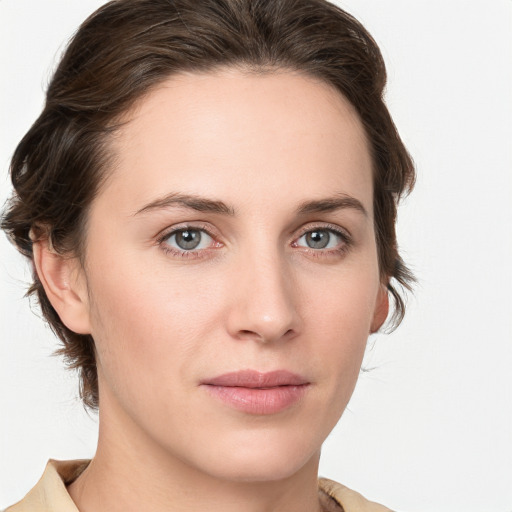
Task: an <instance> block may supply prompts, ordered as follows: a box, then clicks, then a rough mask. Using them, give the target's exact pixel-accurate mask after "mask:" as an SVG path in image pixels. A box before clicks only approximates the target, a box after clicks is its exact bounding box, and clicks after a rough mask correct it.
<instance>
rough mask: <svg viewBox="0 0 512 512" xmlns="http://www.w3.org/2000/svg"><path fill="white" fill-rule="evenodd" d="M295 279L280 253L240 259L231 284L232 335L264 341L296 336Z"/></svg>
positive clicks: (228, 324) (228, 322) (297, 315)
mask: <svg viewBox="0 0 512 512" xmlns="http://www.w3.org/2000/svg"><path fill="white" fill-rule="evenodd" d="M293 281H294V280H293V279H292V275H291V272H290V271H289V269H287V265H286V262H285V261H283V258H281V257H280V256H279V255H277V254H269V255H268V256H267V257H262V256H261V254H260V256H259V257H253V258H250V261H247V260H246V261H243V262H240V264H239V265H238V266H237V269H236V271H235V272H234V275H233V276H232V281H231V285H230V295H231V299H232V300H231V301H230V304H231V306H230V311H229V312H228V315H227V328H228V331H229V333H230V334H231V336H232V337H233V338H235V339H240V340H244V339H246V340H255V341H258V342H261V343H272V342H275V341H280V340H285V339H286V340H288V339H291V338H292V337H294V336H296V335H297V334H298V332H299V329H300V317H299V313H298V310H297V307H296V306H297V300H298V297H297V290H296V289H295V286H294V282H293Z"/></svg>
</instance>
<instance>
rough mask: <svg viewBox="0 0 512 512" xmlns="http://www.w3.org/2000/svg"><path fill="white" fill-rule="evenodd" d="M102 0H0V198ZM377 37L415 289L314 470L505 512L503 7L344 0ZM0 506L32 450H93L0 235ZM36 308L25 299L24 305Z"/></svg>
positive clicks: (404, 507)
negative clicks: (51, 85) (408, 189)
mask: <svg viewBox="0 0 512 512" xmlns="http://www.w3.org/2000/svg"><path fill="white" fill-rule="evenodd" d="M103 3H104V2H103V1H102V0H44V1H41V0H0V69H1V71H0V73H1V74H0V87H1V89H0V173H1V174H0V200H1V201H2V203H3V201H4V200H5V198H6V197H7V195H8V193H9V184H8V178H7V168H8V161H9V157H10V155H11V154H12V151H13V150H14V148H15V145H16V143H17V142H18V141H19V139H20V138H21V137H22V136H23V134H24V133H25V132H26V130H27V129H28V128H29V126H30V124H31V123H32V122H33V121H34V120H35V118H36V116H37V114H38V113H39V111H40V109H41V106H42V102H43V90H44V88H45V85H46V83H47V81H48V78H49V76H50V74H51V70H52V69H53V66H54V64H55V62H56V61H57V58H58V56H59V54H60V52H61V51H62V49H63V47H64V43H65V41H66V40H67V38H68V37H69V36H70V35H71V34H72V33H73V31H74V30H75V29H76V27H77V26H78V24H79V23H80V22H81V21H82V20H83V19H84V18H85V16H86V15H88V14H89V13H90V12H92V11H93V10H94V9H95V8H97V7H98V6H99V5H101V4H103ZM340 5H342V6H343V7H345V8H346V9H347V10H348V11H349V12H351V13H352V14H354V15H355V16H356V17H357V18H358V19H360V20H361V21H362V22H363V24H365V25H366V27H367V28H368V29H369V30H370V32H371V33H372V34H373V35H374V37H375V39H376V40H377V42H378V43H379V45H380V46H381V49H382V51H383V53H384V57H385V59H386V62H387V65H388V69H389V76H390V79H389V87H388V96H387V97H388V104H389V107H390V110H391V112H392V114H393V116H394V119H395V122H396V124H397V125H398V128H399V130H400V132H401V134H402V136H403V138H404V140H405V142H406V144H407V145H408V147H409V149H410V151H411V153H412V154H413V156H414V158H415V161H416V163H417V169H418V175H419V178H418V184H417V188H416V190H415V192H414V193H413V195H412V196H411V197H410V198H409V199H408V200H407V201H406V203H405V204H404V206H403V207H402V208H401V211H400V221H399V240H400V243H401V247H402V250H403V253H404V256H405V258H406V260H407V261H408V262H409V263H410V264H411V266H412V267H413V269H414V270H415V272H416V274H417V276H418V278H419V285H418V287H417V290H416V294H415V298H413V299H411V301H410V303H409V311H408V314H407V317H406V320H405V322H404V324H403V325H402V326H401V327H400V328H399V330H398V331H397V332H395V333H394V334H392V335H389V336H386V335H381V334H379V335H377V336H375V337H373V338H372V340H371V342H370V346H373V349H369V350H368V353H367V358H366V365H367V366H369V367H375V369H374V370H373V371H371V372H369V373H364V374H362V375H361V378H360V381H359V383H358V386H357V388H356V392H355V394H354V396H353V398H352V401H351V403H350V404H349V408H348V410H347V411H346V412H345V414H344V416H343V418H342V420H341V422H340V424H339V425H338V427H337V428H336V430H335V431H334V432H333V434H332V435H331V436H330V438H329V439H328V440H327V442H326V445H325V447H324V454H323V461H322V465H321V474H322V475H324V476H328V477H330V478H332V479H335V480H338V481H341V482H343V483H344V484H345V485H347V486H349V487H352V488H355V489H357V490H359V491H360V492H362V493H363V494H365V495H366V496H367V497H369V498H372V499H374V500H376V501H379V502H382V503H384V504H386V505H387V506H389V507H392V508H394V509H396V510H398V511H409V512H417V511H423V512H459V511H460V512H512V299H511V295H512V271H511V268H512V150H511V147H512V21H511V20H512V1H511V0H487V1H483V0H414V1H412V0H346V1H342V2H340ZM0 256H1V259H0V289H1V291H0V301H1V303H0V315H1V316H0V319H1V328H0V340H1V343H0V390H1V392H0V508H3V507H5V506H7V505H8V504H11V503H13V502H14V501H16V500H18V499H20V498H21V497H22V496H23V495H24V494H25V493H26V492H27V491H28V489H29V488H31V487H32V486H33V485H34V483H35V482H36V481H37V479H38V478H39V476H40V474H41V473H42V471H43V469H44V465H45V462H46V460H47V459H48V458H50V457H52V458H62V459H69V458H80V457H91V456H92V455H93V454H94V447H95V441H96V431H97V427H96V421H95V418H94V416H93V417H88V415H87V414H85V413H84V411H83V409H82V407H81V405H80V403H79V402H78V400H77V399H76V394H77V393H76V378H75V376H74V375H73V374H72V373H69V372H65V371H64V370H63V369H62V362H61V361H60V360H58V359H57V358H55V357H51V356H50V354H51V352H52V351H53V350H54V348H55V346H56V343H55V340H54V338H53V336H52V335H51V333H50V332H49V331H48V330H47V329H46V328H45V327H43V325H42V322H41V321H40V319H39V318H37V314H34V313H31V312H30V310H29V305H28V301H27V300H26V299H24V298H23V293H24V290H25V283H26V282H27V280H28V277H29V276H28V272H27V270H26V266H25V264H24V262H23V260H22V258H21V257H20V256H18V255H17V253H16V252H15V250H14V249H13V248H12V247H10V246H9V244H8V243H7V241H6V239H5V237H4V236H3V235H1V236H0ZM35 311H37V310H35Z"/></svg>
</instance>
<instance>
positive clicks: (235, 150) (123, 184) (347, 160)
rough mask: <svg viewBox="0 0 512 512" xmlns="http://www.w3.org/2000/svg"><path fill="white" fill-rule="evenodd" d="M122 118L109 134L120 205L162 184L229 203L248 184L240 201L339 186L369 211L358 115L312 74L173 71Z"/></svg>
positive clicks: (298, 197)
mask: <svg viewBox="0 0 512 512" xmlns="http://www.w3.org/2000/svg"><path fill="white" fill-rule="evenodd" d="M127 119H128V120H127V122H126V123H125V124H123V126H122V127H121V128H120V129H119V131H118V133H117V136H116V137H115V139H114V141H113V150H114V152H115V154H116V166H115V169H114V172H113V173H112V177H111V179H110V180H109V183H107V185H106V188H107V194H108V189H109V187H114V188H115V191H116V194H117V196H116V199H117V200H119V201H120V202H122V201H123V200H124V202H125V203H126V206H128V204H130V203H133V202H134V201H136V202H143V201H145V200H147V201H149V200H151V199H152V198H154V197H155V195H157V194H159V195H161V194H163V193H168V192H180V193H193V194H201V195H208V196H212V195H213V196H217V197H220V196H222V199H223V200H227V201H229V202H233V203H236V202H237V201H240V200H241V198H242V197H243V196H244V194H245V196H247V195H248V193H250V198H249V197H243V201H244V204H245V205H247V206H248V201H249V202H250V200H251V199H255V198H259V202H260V204H261V203H262V198H267V199H268V201H269V202H270V201H271V200H276V199H279V197H280V196H283V198H286V199H287V200H290V201H296V202H300V201H304V200H307V199H311V196H315V195H318V196H332V195H333V194H334V193H345V194H350V195H353V196H355V197H357V198H358V199H359V200H360V201H361V202H363V204H364V205H365V207H366V208H367V210H368V211H369V212H371V211H372V204H371V203H372V170H371V169H372V162H371V157H370V153H369V150H368V144H367V140H366V136H365V132H364V129H363V127H362V124H361V122H360V120H359V116H358V115H357V113H356V112H355V109H354V108H353V107H352V105H351V104H350V103H349V102H348V101H347V100H346V99H345V98H344V97H343V96H342V95H341V93H339V92H338V91H336V90H335V89H334V88H333V87H332V86H330V85H328V84H326V83H325V82H323V81H320V80H318V79H315V78H312V77H310V76H307V75H304V74H301V73H296V72H292V71H284V70H280V71H273V72H266V73H259V74H256V73H248V72H243V71H240V70H235V69H223V70H217V71H211V72H204V73H180V74H177V75H174V76H172V77H170V78H169V79H167V80H166V81H165V82H164V83H162V84H161V85H160V86H159V87H158V88H156V89H155V90H153V91H152V92H150V93H149V94H148V95H146V96H145V97H144V98H143V99H141V100H140V101H139V102H138V103H137V105H136V107H135V108H133V110H132V111H130V112H129V115H128V116H127ZM305 196H307V197H305ZM313 198H314V197H313ZM133 206H136V205H133Z"/></svg>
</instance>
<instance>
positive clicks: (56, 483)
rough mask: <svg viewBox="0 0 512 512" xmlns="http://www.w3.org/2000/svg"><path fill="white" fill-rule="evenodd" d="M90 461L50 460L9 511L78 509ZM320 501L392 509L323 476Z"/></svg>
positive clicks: (365, 509)
mask: <svg viewBox="0 0 512 512" xmlns="http://www.w3.org/2000/svg"><path fill="white" fill-rule="evenodd" d="M89 462H90V461H89V460H49V461H48V464H47V465H46V469H45V471H44V473H43V476H42V477H41V479H40V480H39V482H38V483H37V484H36V486H35V487H34V488H33V489H32V490H31V491H30V492H29V493H28V494H27V495H26V496H25V497H24V498H23V499H22V500H21V501H19V502H18V503H16V504H15V505H13V506H11V507H9V508H7V509H6V510H5V512H78V509H77V508H76V505H75V503H74V502H73V500H72V499H71V497H70V496H69V493H68V491H67V490H66V484H70V483H71V482H72V481H73V480H75V479H76V478H78V476H79V475H80V473H81V472H82V471H83V470H84V469H85V468H86V467H87V465H88V464H89ZM318 487H319V493H320V501H321V503H322V507H323V508H324V511H325V512H392V511H391V510H390V509H389V508H386V507H383V506H382V505H379V504H377V503H374V502H373V501H368V500H366V499H365V498H363V497H362V496H361V495H360V494H359V493H357V492H355V491H351V490H350V489H348V488H347V487H345V486H344V485H341V484H338V483H336V482H333V481H332V480H328V479H327V478H320V479H319V480H318Z"/></svg>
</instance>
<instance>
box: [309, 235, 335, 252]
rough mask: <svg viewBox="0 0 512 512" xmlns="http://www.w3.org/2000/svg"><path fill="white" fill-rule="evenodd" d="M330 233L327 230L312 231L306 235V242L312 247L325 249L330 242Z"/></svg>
mask: <svg viewBox="0 0 512 512" xmlns="http://www.w3.org/2000/svg"><path fill="white" fill-rule="evenodd" d="M329 238H330V236H329V233H327V232H326V231H311V232H310V233H308V234H307V235H306V242H307V244H308V246H309V247H311V248H312V249H323V248H324V247H327V244H328V243H329Z"/></svg>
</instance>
